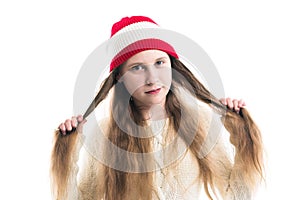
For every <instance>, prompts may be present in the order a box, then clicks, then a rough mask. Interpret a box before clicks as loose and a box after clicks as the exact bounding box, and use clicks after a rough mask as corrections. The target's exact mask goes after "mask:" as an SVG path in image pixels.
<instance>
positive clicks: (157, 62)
mask: <svg viewBox="0 0 300 200" xmlns="http://www.w3.org/2000/svg"><path fill="white" fill-rule="evenodd" d="M164 63H165V62H164V61H162V60H159V61H156V63H155V64H156V65H163V64H164Z"/></svg>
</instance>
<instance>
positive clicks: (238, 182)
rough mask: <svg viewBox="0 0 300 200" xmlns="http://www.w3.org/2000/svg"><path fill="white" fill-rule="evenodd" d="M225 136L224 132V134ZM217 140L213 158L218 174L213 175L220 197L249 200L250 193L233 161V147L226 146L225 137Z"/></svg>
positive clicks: (226, 199)
mask: <svg viewBox="0 0 300 200" xmlns="http://www.w3.org/2000/svg"><path fill="white" fill-rule="evenodd" d="M228 134H229V133H228ZM224 135H225V136H226V131H225V133H224ZM224 135H223V137H221V138H219V141H218V143H217V145H216V146H215V149H214V151H213V152H212V153H213V154H214V155H213V156H214V158H216V160H217V162H216V163H218V167H217V169H218V172H217V173H216V174H218V175H216V174H215V183H216V187H217V188H218V190H219V192H220V193H221V196H222V197H223V199H225V200H251V199H252V198H253V197H252V192H251V189H250V187H249V186H248V185H247V182H246V181H245V177H244V176H243V174H244V173H243V171H241V170H239V169H238V167H237V166H236V165H237V163H234V161H233V160H236V159H235V157H236V156H237V155H236V154H235V152H234V147H233V146H231V145H230V144H229V145H227V144H228V142H229V141H228V142H227V139H226V137H224ZM231 150H232V151H231Z"/></svg>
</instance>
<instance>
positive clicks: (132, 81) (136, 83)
mask: <svg viewBox="0 0 300 200" xmlns="http://www.w3.org/2000/svg"><path fill="white" fill-rule="evenodd" d="M123 83H124V85H125V88H126V89H127V91H128V92H129V94H131V95H132V94H133V93H134V92H135V91H136V90H138V88H140V87H142V86H144V85H145V78H144V76H135V75H132V76H130V75H126V76H125V77H124V79H123Z"/></svg>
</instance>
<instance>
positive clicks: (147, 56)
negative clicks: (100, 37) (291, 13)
mask: <svg viewBox="0 0 300 200" xmlns="http://www.w3.org/2000/svg"><path fill="white" fill-rule="evenodd" d="M154 26H157V24H156V23H155V22H154V21H153V20H152V19H150V18H148V17H143V16H133V17H126V18H123V19H121V20H120V21H119V22H117V23H115V24H114V26H113V28H112V38H113V37H115V36H116V35H119V34H121V33H122V32H124V31H126V30H127V29H128V30H130V31H133V32H134V31H135V30H140V29H141V28H143V27H154ZM133 35H134V34H133ZM133 37H134V36H133ZM124 41H126V39H125V38H124ZM125 43H126V42H125ZM118 48H119V49H118ZM115 49H118V50H117V51H116V52H117V53H116V54H115V57H114V58H113V60H112V62H111V65H110V71H111V72H110V74H109V76H108V77H107V78H106V79H105V80H104V82H103V84H102V85H101V88H100V90H99V92H98V94H97V95H96V97H95V99H94V100H93V102H92V104H91V106H90V107H89V108H88V110H87V112H86V113H85V115H84V116H82V115H78V116H73V117H72V118H71V119H67V120H66V121H65V122H64V123H61V124H60V125H59V129H58V130H57V131H56V133H55V140H54V147H53V151H52V163H51V175H52V186H53V194H54V198H55V199H93V200H94V199H109V200H110V199H111V200H115V199H117V200H118V199H130V200H132V199H238V200H242V199H247V200H248V199H251V198H252V197H253V194H254V191H255V189H256V187H257V185H258V183H259V182H260V180H261V179H262V177H263V176H262V168H263V166H262V141H261V135H260V131H259V129H258V127H257V126H256V125H255V123H254V121H253V120H252V118H251V117H250V115H249V113H248V112H247V110H246V109H245V103H244V101H242V100H235V99H234V100H232V99H230V98H227V99H221V100H218V99H216V98H215V97H214V96H213V95H212V94H211V93H210V92H209V91H208V90H207V89H206V88H205V87H204V85H203V84H201V83H200V81H199V80H198V79H197V78H196V77H195V76H194V75H193V74H192V73H191V71H190V70H189V69H188V68H187V67H186V66H185V65H184V64H183V63H182V62H181V61H180V59H179V57H178V55H177V53H176V51H175V49H174V48H173V47H172V46H171V45H170V44H168V43H167V42H165V41H163V40H160V39H155V38H149V37H148V36H147V37H145V38H139V39H137V40H135V41H134V42H130V44H125V45H124V44H123V46H122V45H121V47H120V45H119V44H116V47H115ZM109 93H110V98H111V109H110V110H111V112H110V116H109V117H108V118H106V119H104V120H101V122H99V127H100V130H99V131H92V132H93V133H91V135H92V137H90V138H92V140H91V141H89V142H88V144H89V145H87V146H85V147H86V148H81V147H82V143H83V142H84V143H85V142H86V138H84V137H83V134H82V132H83V131H84V128H83V127H84V124H85V123H86V122H87V120H86V119H85V118H86V117H87V115H89V114H90V113H91V112H92V111H93V109H94V108H95V107H96V106H97V105H98V104H99V103H100V102H101V101H102V100H104V99H106V98H108V96H109ZM193 102H196V103H195V104H194V103H193ZM212 113H217V114H218V115H220V116H221V119H220V121H221V122H222V123H223V124H224V126H225V128H226V129H227V130H228V132H229V134H230V138H229V140H230V142H231V144H232V145H233V146H234V149H235V151H234V157H233V159H231V157H230V153H228V150H227V149H226V148H227V147H226V145H227V144H226V138H225V139H224V138H223V137H216V138H215V140H214V141H213V142H211V141H210V143H209V144H210V145H209V146H207V145H206V144H207V140H206V139H207V138H209V135H210V134H212V130H213V131H214V130H215V129H214V127H211V126H214V124H212V123H211V120H212V118H211V116H212ZM215 131H217V130H215ZM102 136H104V137H102ZM108 141H109V142H108ZM228 142H229V141H228ZM112 146H115V147H117V148H116V149H117V150H116V149H115V148H112ZM204 147H205V148H204ZM80 150H81V152H83V154H80V155H84V157H85V159H84V160H85V162H83V163H82V165H83V166H80V167H79V169H78V166H77V161H78V158H79V152H80ZM78 170H80V173H78ZM78 174H80V175H78Z"/></svg>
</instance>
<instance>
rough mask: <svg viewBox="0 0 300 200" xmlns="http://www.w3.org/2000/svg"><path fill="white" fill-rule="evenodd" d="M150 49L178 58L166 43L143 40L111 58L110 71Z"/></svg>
mask: <svg viewBox="0 0 300 200" xmlns="http://www.w3.org/2000/svg"><path fill="white" fill-rule="evenodd" d="M151 49H156V50H161V51H164V52H166V53H167V54H169V55H171V56H173V57H175V58H178V55H177V54H176V52H175V50H174V48H173V47H172V46H171V45H170V44H168V43H167V42H165V41H163V40H160V39H155V38H150V39H143V40H138V41H136V42H134V43H132V44H130V45H128V46H127V47H125V48H124V49H122V50H121V51H120V52H119V53H118V54H117V55H116V56H115V57H114V58H113V60H112V62H111V64H110V71H112V70H114V69H115V68H116V67H118V66H120V65H121V64H122V63H124V62H125V61H126V60H128V59H129V58H130V57H132V56H134V55H135V54H137V53H139V52H142V51H145V50H151Z"/></svg>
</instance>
